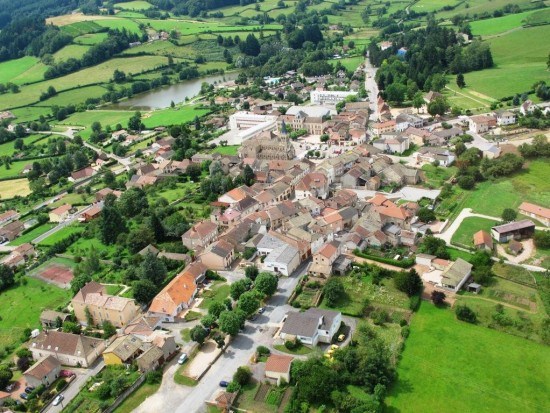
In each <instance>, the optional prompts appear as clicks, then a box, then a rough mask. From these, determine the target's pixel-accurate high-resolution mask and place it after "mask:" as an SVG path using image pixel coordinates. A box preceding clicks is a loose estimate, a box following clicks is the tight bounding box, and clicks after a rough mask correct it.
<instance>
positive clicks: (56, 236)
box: [38, 225, 84, 247]
mask: <svg viewBox="0 0 550 413" xmlns="http://www.w3.org/2000/svg"><path fill="white" fill-rule="evenodd" d="M83 230H84V229H83V228H82V227H81V226H79V225H69V226H67V227H65V228H62V229H60V230H59V231H57V232H54V233H53V234H52V235H50V236H49V237H46V238H45V239H43V240H42V241H41V242H39V243H38V245H40V246H48V247H49V246H52V245H53V244H55V243H56V242H59V241H61V240H63V239H65V238H67V237H68V236H70V235H72V234H75V233H77V232H82V231H83ZM81 239H82V238H81Z"/></svg>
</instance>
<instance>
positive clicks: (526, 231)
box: [491, 219, 535, 242]
mask: <svg viewBox="0 0 550 413" xmlns="http://www.w3.org/2000/svg"><path fill="white" fill-rule="evenodd" d="M534 234H535V224H534V223H533V222H532V221H529V220H528V219H524V220H523V221H516V222H510V223H508V224H503V225H497V226H494V227H492V228H491V235H492V236H493V238H494V239H495V240H497V241H498V242H508V241H510V240H512V239H516V240H517V239H522V238H529V237H532V236H533V235H534Z"/></svg>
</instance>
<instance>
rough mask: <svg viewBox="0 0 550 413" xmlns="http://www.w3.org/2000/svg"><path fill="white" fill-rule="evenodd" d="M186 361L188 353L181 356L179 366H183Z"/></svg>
mask: <svg viewBox="0 0 550 413" xmlns="http://www.w3.org/2000/svg"><path fill="white" fill-rule="evenodd" d="M186 360H187V354H186V353H182V355H181V356H180V358H179V359H178V364H183V363H185V361H186Z"/></svg>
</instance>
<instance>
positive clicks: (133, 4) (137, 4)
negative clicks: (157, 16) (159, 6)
mask: <svg viewBox="0 0 550 413" xmlns="http://www.w3.org/2000/svg"><path fill="white" fill-rule="evenodd" d="M151 7H153V6H152V5H151V4H150V3H147V2H146V1H139V0H137V1H128V2H126V3H115V5H114V8H115V9H121V10H147V9H150V8H151Z"/></svg>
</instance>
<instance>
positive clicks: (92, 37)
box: [73, 33, 109, 46]
mask: <svg viewBox="0 0 550 413" xmlns="http://www.w3.org/2000/svg"><path fill="white" fill-rule="evenodd" d="M108 35H109V34H108V33H89V34H83V35H82V36H78V37H75V38H74V39H73V42H74V43H76V44H83V45H87V46H93V45H96V44H98V43H101V42H102V41H103V40H105V39H106V38H107V36H108Z"/></svg>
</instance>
